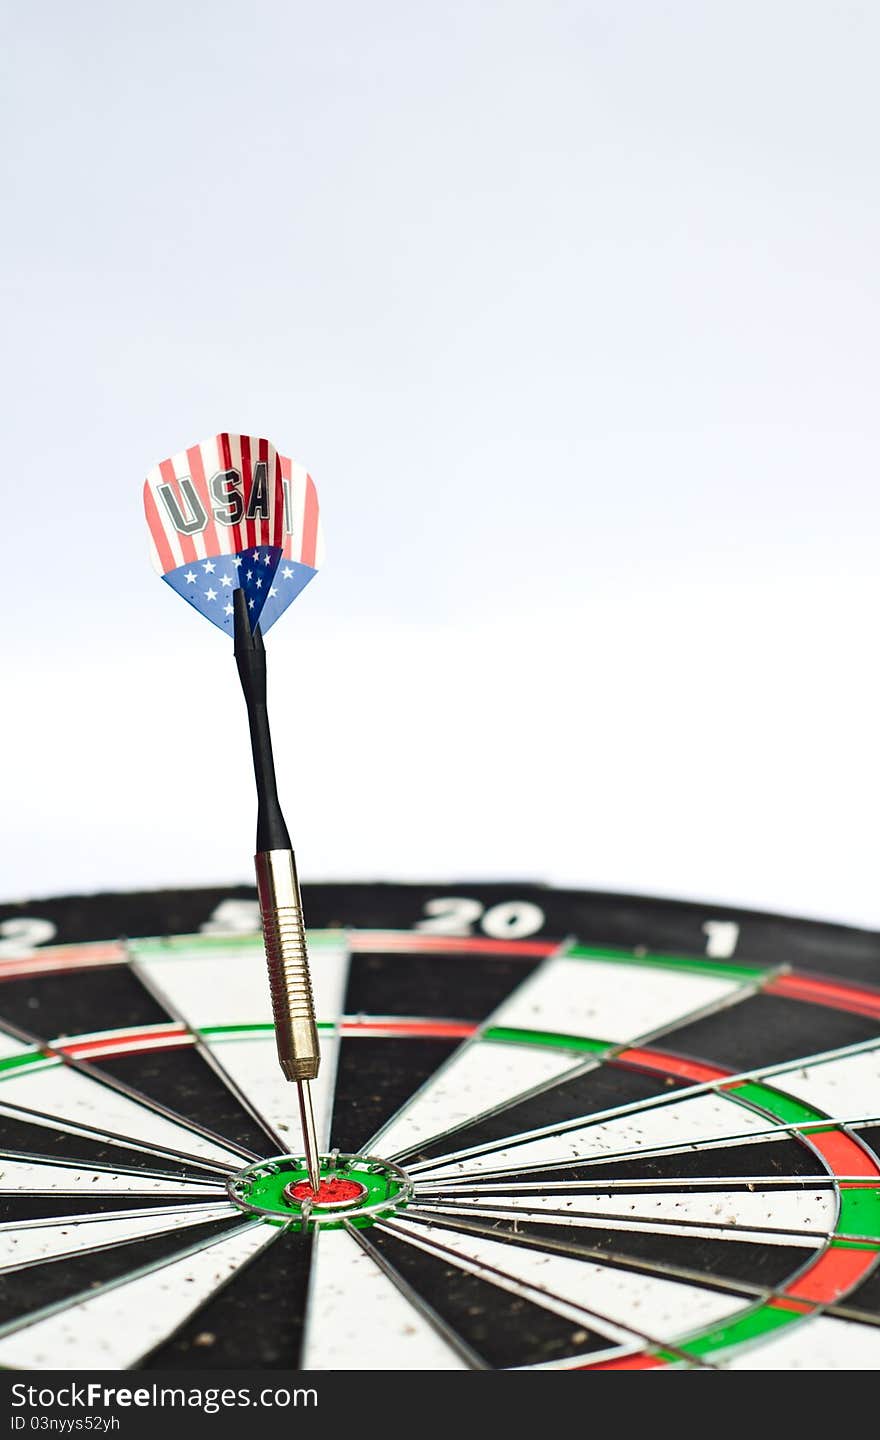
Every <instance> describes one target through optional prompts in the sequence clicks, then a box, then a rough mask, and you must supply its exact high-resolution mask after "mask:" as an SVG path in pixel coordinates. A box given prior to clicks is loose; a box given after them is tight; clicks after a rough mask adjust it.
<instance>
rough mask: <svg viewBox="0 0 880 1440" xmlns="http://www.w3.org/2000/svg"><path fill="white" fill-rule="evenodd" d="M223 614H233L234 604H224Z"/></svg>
mask: <svg viewBox="0 0 880 1440" xmlns="http://www.w3.org/2000/svg"><path fill="white" fill-rule="evenodd" d="M223 614H224V615H231V614H232V606H231V605H224V606H223Z"/></svg>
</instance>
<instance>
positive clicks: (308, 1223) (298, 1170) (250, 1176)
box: [226, 1151, 413, 1229]
mask: <svg viewBox="0 0 880 1440" xmlns="http://www.w3.org/2000/svg"><path fill="white" fill-rule="evenodd" d="M320 1164H321V1179H322V1180H353V1181H355V1183H356V1184H359V1185H361V1186H362V1187H363V1188H364V1189H365V1190H366V1197H365V1198H366V1201H367V1203H366V1204H365V1203H363V1201H362V1200H361V1199H360V1198H358V1199H355V1200H352V1201H351V1203H350V1204H349V1205H347V1206H345V1205H340V1203H339V1202H338V1201H337V1202H336V1203H330V1204H328V1205H326V1206H322V1205H315V1204H313V1203H312V1202H311V1201H309V1200H304V1201H303V1202H301V1203H300V1202H299V1201H296V1200H291V1199H290V1198H288V1197H287V1196H286V1195H285V1193H284V1192H285V1190H286V1189H287V1188H288V1187H290V1186H292V1185H295V1184H298V1183H299V1182H300V1181H301V1180H305V1181H308V1178H309V1176H308V1170H307V1168H306V1163H305V1160H304V1159H303V1158H302V1157H301V1156H299V1155H276V1156H273V1157H272V1159H270V1160H258V1161H257V1162H256V1163H255V1164H253V1165H248V1166H247V1167H246V1168H245V1169H244V1170H239V1171H237V1172H236V1174H235V1175H231V1176H230V1177H229V1179H228V1180H227V1182H226V1191H227V1194H228V1195H229V1198H230V1200H231V1201H232V1203H233V1204H234V1205H236V1206H237V1207H238V1209H239V1210H244V1211H246V1212H247V1213H248V1214H251V1215H257V1216H259V1217H260V1218H261V1219H263V1220H269V1221H274V1222H275V1223H278V1222H279V1221H287V1222H288V1223H290V1222H294V1223H301V1224H302V1227H303V1229H306V1228H311V1227H312V1226H316V1227H318V1226H321V1225H340V1224H342V1223H343V1222H344V1221H346V1220H351V1221H354V1222H356V1223H357V1224H358V1225H360V1224H361V1223H362V1222H366V1223H368V1224H372V1222H373V1221H374V1220H377V1219H378V1218H379V1217H380V1216H381V1215H387V1214H390V1213H392V1212H393V1211H396V1210H399V1209H401V1208H402V1207H403V1206H405V1205H407V1204H408V1203H409V1201H410V1200H411V1199H412V1195H413V1182H412V1180H411V1179H410V1177H409V1175H407V1173H406V1171H405V1170H403V1169H401V1167H400V1166H399V1165H395V1164H394V1162H393V1161H392V1160H383V1159H381V1158H380V1157H379V1156H378V1155H342V1154H339V1152H338V1151H334V1152H333V1154H332V1155H322V1156H321V1161H320Z"/></svg>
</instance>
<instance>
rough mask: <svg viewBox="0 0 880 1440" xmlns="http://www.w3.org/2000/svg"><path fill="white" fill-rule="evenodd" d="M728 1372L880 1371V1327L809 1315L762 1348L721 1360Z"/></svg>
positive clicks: (763, 1342)
mask: <svg viewBox="0 0 880 1440" xmlns="http://www.w3.org/2000/svg"><path fill="white" fill-rule="evenodd" d="M719 1363H720V1364H721V1365H722V1367H723V1368H724V1369H725V1370H801V1371H804V1370H805V1371H810V1372H812V1371H815V1370H871V1371H873V1372H874V1374H875V1375H876V1374H877V1372H878V1371H880V1327H878V1326H876V1325H860V1324H858V1322H857V1321H854V1320H838V1319H832V1318H831V1317H830V1316H828V1315H817V1316H814V1317H810V1316H807V1317H805V1319H804V1320H802V1321H800V1323H799V1324H797V1325H791V1326H786V1328H785V1329H784V1330H782V1331H781V1332H780V1334H778V1335H770V1336H769V1337H762V1341H761V1344H760V1345H756V1346H751V1347H749V1348H747V1349H746V1348H744V1349H742V1350H739V1351H737V1353H736V1354H735V1355H730V1356H729V1357H727V1358H725V1357H724V1356H721V1357H720V1362H719Z"/></svg>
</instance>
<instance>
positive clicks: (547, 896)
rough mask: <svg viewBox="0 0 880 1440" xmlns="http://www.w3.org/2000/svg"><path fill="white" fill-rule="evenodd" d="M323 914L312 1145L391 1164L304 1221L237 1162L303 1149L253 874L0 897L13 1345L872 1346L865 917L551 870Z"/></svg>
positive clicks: (346, 1349)
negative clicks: (356, 1192)
mask: <svg viewBox="0 0 880 1440" xmlns="http://www.w3.org/2000/svg"><path fill="white" fill-rule="evenodd" d="M305 906H306V913H307V916H308V918H309V920H310V923H311V925H312V927H313V929H312V932H311V938H310V949H311V956H312V972H313V979H314V982H315V991H316V1005H317V1010H318V1020H319V1025H320V1035H321V1047H322V1064H321V1072H320V1075H319V1078H318V1081H317V1082H316V1083H315V1086H314V1097H315V1103H316V1113H317V1123H318V1127H319V1131H320V1137H321V1146H322V1149H323V1150H324V1151H325V1153H328V1152H329V1151H330V1149H331V1148H332V1147H336V1148H337V1149H338V1150H341V1151H343V1152H354V1153H358V1152H361V1153H363V1152H365V1151H366V1150H369V1152H370V1153H372V1154H374V1155H377V1156H379V1157H382V1158H383V1159H384V1160H387V1161H395V1162H396V1163H398V1164H399V1165H401V1166H402V1167H403V1170H404V1172H405V1175H406V1177H407V1179H406V1184H407V1188H406V1190H405V1191H404V1192H401V1194H402V1196H403V1199H402V1200H400V1199H398V1200H395V1201H393V1202H392V1203H391V1208H390V1209H389V1210H387V1211H386V1212H385V1213H383V1214H382V1216H381V1217H380V1218H379V1219H378V1220H374V1219H373V1217H371V1216H369V1215H366V1214H364V1215H362V1216H360V1217H358V1216H353V1214H352V1213H350V1214H349V1215H348V1217H347V1218H346V1217H343V1218H342V1219H341V1220H338V1221H336V1222H334V1223H333V1224H328V1225H324V1226H322V1227H321V1228H320V1229H319V1230H318V1231H317V1232H316V1233H313V1234H302V1233H301V1232H300V1231H299V1229H297V1228H296V1227H291V1226H287V1227H285V1225H284V1223H280V1224H279V1223H277V1222H276V1223H270V1222H269V1221H268V1220H265V1219H262V1218H259V1217H257V1216H254V1215H252V1214H250V1213H247V1212H246V1211H244V1210H242V1209H241V1208H240V1207H239V1206H238V1205H237V1204H235V1203H234V1201H233V1199H232V1198H231V1197H230V1192H229V1190H228V1188H227V1186H228V1182H229V1181H230V1178H231V1177H234V1176H235V1175H236V1174H237V1173H238V1172H239V1171H240V1170H242V1169H243V1168H244V1167H246V1166H247V1165H249V1164H250V1163H251V1161H252V1160H253V1159H254V1158H255V1157H257V1158H270V1157H272V1156H273V1155H277V1154H279V1153H285V1152H288V1151H290V1152H292V1153H294V1154H298V1153H300V1148H299V1147H300V1145H301V1137H300V1134H299V1128H298V1119H297V1115H296V1107H295V1104H294V1102H293V1098H292V1095H291V1090H290V1087H289V1086H287V1085H286V1084H285V1082H284V1081H283V1079H282V1077H281V1075H280V1071H279V1070H278V1067H277V1062H276V1058H275V1045H274V1036H273V1032H272V1028H271V1014H270V1010H269V1006H268V998H267V995H266V985H265V966H264V961H263V956H262V949H261V942H260V939H259V936H258V935H257V933H256V924H257V917H256V911H255V903H254V895H253V892H252V891H251V890H249V889H247V888H246V887H240V888H238V889H231V890H225V891H221V890H216V889H215V890H203V891H189V892H186V891H176V892H163V893H161V894H141V895H133V896H122V895H120V896H90V897H83V898H69V899H60V900H49V901H41V902H35V903H33V904H31V905H25V906H20V905H17V906H7V907H4V908H2V909H0V923H3V927H4V928H3V931H2V942H0V1152H2V1154H0V1170H2V1176H0V1364H2V1365H4V1366H6V1367H11V1368H16V1367H20V1368H28V1369H30V1368H40V1367H45V1368H57V1367H60V1366H64V1367H66V1368H80V1369H84V1370H85V1369H88V1368H90V1367H94V1368H102V1369H104V1368H109V1369H113V1368H134V1369H138V1368H150V1369H188V1368H204V1369H210V1370H218V1371H222V1370H225V1369H231V1368H249V1367H255V1368H260V1369H265V1370H285V1369H293V1368H297V1367H300V1368H304V1369H306V1370H310V1369H311V1370H321V1369H358V1368H369V1369H386V1370H395V1369H403V1368H414V1369H424V1370H430V1369H450V1370H458V1369H468V1368H487V1367H488V1368H501V1369H507V1368H519V1367H527V1368H528V1367H539V1368H540V1367H549V1368H551V1369H553V1368H566V1369H570V1368H600V1369H649V1368H664V1367H678V1368H685V1369H687V1368H691V1369H693V1368H706V1367H708V1368H732V1369H749V1368H778V1369H822V1368H835V1367H836V1368H847V1369H851V1368H867V1369H876V1368H877V1367H878V1365H880V1300H878V1278H877V1277H878V1275H880V1268H878V1260H880V1139H878V1137H880V938H878V936H877V935H875V934H873V933H869V932H866V931H855V930H849V929H846V928H845V927H840V926H831V925H817V924H814V923H811V922H806V921H798V920H794V919H785V918H780V917H774V916H762V915H757V914H747V913H740V912H734V911H731V910H716V911H712V912H707V911H706V910H704V909H702V908H701V907H699V906H695V905H687V904H678V903H675V902H666V901H663V902H660V901H648V900H645V901H640V900H637V899H633V898H631V897H619V896H606V895H594V894H589V893H580V892H572V891H553V890H549V889H546V888H544V887H540V886H512V885H510V886H508V885H487V886H474V885H472V884H468V885H460V886H453V887H445V888H444V887H437V888H435V887H428V886H394V885H387V886H384V885H375V886H367V885H348V886H332V885H324V886H313V887H307V888H306V892H305ZM352 1218H354V1219H355V1220H357V1223H356V1224H352ZM365 1316H368V1317H369V1323H368V1324H364V1323H363V1318H364V1317H365Z"/></svg>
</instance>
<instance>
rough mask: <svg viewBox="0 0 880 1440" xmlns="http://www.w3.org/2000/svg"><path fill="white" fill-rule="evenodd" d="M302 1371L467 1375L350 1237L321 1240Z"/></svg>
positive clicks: (327, 1235)
mask: <svg viewBox="0 0 880 1440" xmlns="http://www.w3.org/2000/svg"><path fill="white" fill-rule="evenodd" d="M314 1244H315V1248H314V1252H313V1259H312V1266H313V1272H312V1285H311V1300H310V1304H309V1309H308V1320H307V1326H306V1335H305V1344H304V1351H303V1361H302V1366H303V1369H304V1370H384V1369H387V1368H388V1365H389V1360H390V1359H391V1357H393V1364H394V1369H395V1370H466V1369H468V1366H467V1364H466V1362H465V1361H464V1360H463V1359H462V1357H461V1355H460V1354H459V1352H458V1351H457V1350H455V1349H454V1348H453V1347H452V1346H451V1345H450V1344H449V1343H448V1342H447V1341H446V1340H444V1339H443V1337H442V1336H441V1334H440V1333H439V1331H438V1330H437V1329H436V1328H435V1327H434V1326H433V1325H432V1324H431V1323H430V1321H429V1320H427V1319H426V1318H425V1316H424V1314H423V1313H422V1311H421V1310H420V1309H418V1308H417V1307H416V1306H415V1305H413V1304H412V1303H411V1302H410V1301H409V1300H408V1299H407V1298H406V1297H405V1295H404V1294H402V1293H401V1291H400V1290H399V1289H398V1287H397V1286H396V1285H395V1284H394V1282H393V1281H392V1280H391V1279H389V1277H388V1276H387V1275H386V1274H385V1273H384V1271H383V1270H381V1269H380V1268H379V1266H378V1265H377V1264H376V1263H375V1261H374V1260H373V1259H371V1257H370V1256H369V1255H368V1254H367V1253H366V1252H365V1251H364V1250H363V1249H362V1248H361V1246H360V1245H359V1244H358V1242H357V1241H356V1240H354V1239H352V1237H351V1236H350V1235H348V1234H347V1233H346V1232H345V1231H344V1230H325V1231H323V1232H322V1233H320V1234H319V1235H317V1236H316V1237H315V1242H314Z"/></svg>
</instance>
